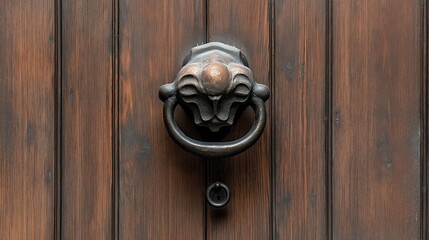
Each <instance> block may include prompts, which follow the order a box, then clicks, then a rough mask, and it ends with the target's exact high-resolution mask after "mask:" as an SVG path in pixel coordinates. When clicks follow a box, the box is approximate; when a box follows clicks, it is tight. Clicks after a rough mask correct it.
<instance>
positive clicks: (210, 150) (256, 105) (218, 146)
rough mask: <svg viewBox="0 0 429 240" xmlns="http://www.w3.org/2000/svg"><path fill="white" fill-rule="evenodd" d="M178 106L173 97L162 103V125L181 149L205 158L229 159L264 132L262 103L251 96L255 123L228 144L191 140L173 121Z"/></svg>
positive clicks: (263, 108) (175, 98) (247, 146)
mask: <svg viewBox="0 0 429 240" xmlns="http://www.w3.org/2000/svg"><path fill="white" fill-rule="evenodd" d="M177 104H178V99H177V97H176V96H175V95H172V96H170V97H169V98H168V99H166V100H165V102H164V124H165V127H166V128H167V131H168V133H169V134H170V136H171V138H173V140H174V141H175V142H176V143H177V144H178V145H179V146H181V147H182V148H183V149H185V150H187V151H189V152H191V153H194V154H197V155H199V156H203V157H207V158H221V157H229V156H232V155H235V154H238V153H240V152H243V151H244V150H246V149H247V148H249V147H250V146H252V145H253V144H254V143H255V142H256V141H257V140H258V139H259V137H260V136H261V135H262V132H263V131H264V127H265V122H266V119H267V116H266V115H267V114H266V111H265V105H264V101H263V100H262V99H261V98H259V97H258V96H255V95H253V96H252V97H251V99H250V105H251V106H252V108H253V110H254V111H255V122H254V123H253V126H252V128H251V129H250V130H249V132H248V133H247V134H246V135H244V136H243V137H241V138H239V139H237V140H233V141H228V142H203V141H198V140H195V139H192V138H190V137H188V136H187V135H186V134H184V133H183V132H182V130H180V128H179V127H178V126H177V123H176V121H175V119H174V110H175V109H176V106H177Z"/></svg>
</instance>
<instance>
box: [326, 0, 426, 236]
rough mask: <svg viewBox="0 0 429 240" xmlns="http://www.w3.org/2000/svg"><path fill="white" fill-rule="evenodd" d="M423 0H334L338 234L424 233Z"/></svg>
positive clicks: (335, 228) (335, 218)
mask: <svg viewBox="0 0 429 240" xmlns="http://www.w3.org/2000/svg"><path fill="white" fill-rule="evenodd" d="M421 13H422V10H421V1H418V0H414V1H406V2H405V1H401V2H398V1H353V2H350V1H340V0H334V1H333V44H334V49H333V51H334V53H333V94H334V95H333V111H334V122H333V124H334V127H333V131H334V132H333V134H334V135H333V176H332V178H333V207H334V209H333V213H334V216H333V237H334V238H335V239H420V220H421V219H420V217H421V213H420V206H421V205H420V203H421V202H420V196H421V194H420V159H421V157H420V152H421V140H422V138H421V135H422V133H421V131H422V129H421V122H420V120H421V119H422V116H420V113H421V110H420V106H421V105H420V101H421V99H423V98H422V97H421V87H422V75H421V72H422V71H421V62H422V61H421V56H422V53H421V51H422V42H421V39H422V37H421V34H422V29H421V27H422V25H421V21H422V16H421Z"/></svg>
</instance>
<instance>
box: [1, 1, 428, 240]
mask: <svg viewBox="0 0 429 240" xmlns="http://www.w3.org/2000/svg"><path fill="white" fill-rule="evenodd" d="M331 6H332V8H331ZM56 7H59V8H56ZM427 8H428V3H427V1H418V0H412V1H411V2H410V1H409V2H405V1H404V2H400V1H393V0H382V1H357V0H355V1H340V0H329V1H322V0H317V1H309V0H291V1H285V0H275V1H268V0H267V1H257V0H247V1H245V0H207V1H197V0H186V1H167V0H145V1H138V0H106V1H83V0H76V1H71V0H63V1H46V0H39V1H28V0H15V1H1V2H0V26H1V27H0V42H1V44H0V239H34V238H37V239H54V238H55V237H56V238H58V239H60V238H61V239H124V240H127V239H277V240H280V239H299V240H300V239H389V240H391V239H392V240H393V239H400V240H402V239H425V238H427V236H428V235H427V230H428V228H429V227H428V216H427V215H428V199H427V197H428V194H427V183H428V182H429V180H428V173H427V171H428V163H427V162H426V161H427V156H428V150H427V146H428V134H429V133H428V115H427V114H428V110H427V107H428V82H427V81H428V80H427V78H428V72H427V71H428V69H427V64H428V54H427V51H428V49H427V44H428V31H427V27H428V24H427V17H428V16H427V12H428V9H427ZM58 9H61V11H58ZM118 9H119V12H118ZM56 11H57V12H56ZM118 16H119V17H118ZM57 17H59V18H57ZM331 17H332V18H331ZM56 24H59V29H60V30H61V35H56V31H55V30H56V29H55V28H56V26H55V25H56ZM270 24H271V25H270ZM331 36H332V38H330V37H331ZM57 39H58V40H60V41H56V40H57ZM117 41H119V42H117ZM207 41H220V42H224V43H227V44H231V45H235V46H236V47H238V48H240V49H242V50H243V52H244V53H245V54H246V55H247V57H248V58H249V61H250V64H251V68H252V70H253V72H254V74H255V80H256V81H258V82H261V83H264V84H266V85H268V86H270V88H271V91H272V96H271V98H270V100H269V101H268V102H267V103H266V107H267V110H268V123H267V126H266V130H265V133H264V134H263V136H262V137H261V139H260V140H259V141H258V143H257V144H255V145H254V146H253V147H251V148H250V149H249V150H247V151H246V152H244V153H241V154H240V155H238V156H235V157H231V158H227V159H218V160H208V159H203V158H199V157H195V156H192V155H191V154H189V153H186V152H185V151H184V150H182V149H181V148H179V147H178V146H177V145H176V144H175V143H173V141H172V140H171V139H170V137H169V136H168V134H167V132H166V130H165V127H164V125H163V121H162V105H163V103H162V102H161V101H160V100H159V99H158V89H159V87H160V85H162V84H165V83H169V82H171V81H172V80H173V79H174V77H175V74H176V73H177V71H178V70H179V69H180V65H181V62H182V59H183V58H184V57H185V55H186V54H187V53H188V51H189V50H190V49H191V47H193V46H195V45H197V44H202V43H205V42H207ZM57 53H61V55H59V57H60V59H59V60H58V61H57V60H56V54H57ZM331 56H332V58H331ZM331 63H332V64H331ZM331 70H332V72H331ZM58 116H60V117H58ZM176 118H177V120H178V122H179V125H180V126H182V127H183V128H184V130H185V132H187V133H191V134H194V135H198V134H195V129H194V128H192V127H190V126H191V125H192V120H190V119H188V117H187V116H185V114H184V113H183V111H182V110H181V109H180V108H179V109H178V110H177V111H176ZM59 120H61V122H59ZM252 122H253V114H252V111H251V110H250V109H249V110H248V111H246V112H245V113H244V114H243V116H242V117H241V118H240V119H239V121H238V122H237V127H234V128H233V129H232V132H231V133H230V134H229V136H228V138H238V137H240V136H242V135H243V134H245V133H246V132H247V130H248V129H249V128H250V125H251V124H252ZM58 127H59V128H58ZM58 143H61V145H58ZM58 147H59V148H58ZM331 154H332V155H331ZM57 157H60V158H61V159H56V158H57ZM56 160H58V161H57V162H56ZM58 167H59V168H58ZM57 169H59V170H60V171H58V172H56V170H57ZM331 173H332V175H330V174H331ZM56 176H57V177H58V178H57V179H56V178H55V177H56ZM214 181H222V182H224V183H226V184H227V185H228V186H229V187H230V189H231V192H232V196H231V201H230V203H229V204H228V206H227V207H226V208H225V209H223V210H214V209H212V208H211V207H209V206H207V204H206V202H205V196H204V193H205V189H206V186H207V184H209V183H211V182H214ZM57 184H60V185H59V187H57V186H56V185H57ZM56 206H57V207H60V208H59V209H58V208H57V209H56V208H55V207H56ZM56 218H58V219H56ZM331 221H332V222H331ZM58 223H59V224H58ZM55 234H58V235H55Z"/></svg>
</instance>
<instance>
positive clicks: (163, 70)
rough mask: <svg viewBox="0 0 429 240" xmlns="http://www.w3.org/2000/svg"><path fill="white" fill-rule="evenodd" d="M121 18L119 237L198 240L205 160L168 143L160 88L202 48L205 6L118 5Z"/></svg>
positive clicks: (154, 1) (128, 1)
mask: <svg viewBox="0 0 429 240" xmlns="http://www.w3.org/2000/svg"><path fill="white" fill-rule="evenodd" d="M119 16H120V22H119V27H120V31H119V36H120V76H119V77H120V86H119V88H120V98H119V101H120V104H119V108H120V116H119V117H120V118H119V121H120V129H119V130H120V148H119V151H120V165H119V166H120V168H119V175H120V185H119V189H120V194H119V198H120V202H119V218H120V219H119V238H120V239H124V240H126V239H203V238H204V234H205V231H204V229H205V198H204V191H205V161H204V160H203V159H201V158H198V157H194V156H192V155H190V154H188V153H186V152H185V151H184V150H182V149H181V148H179V147H178V146H177V145H176V144H175V143H174V142H173V141H172V140H171V139H170V137H169V136H168V134H167V131H166V130H165V127H164V124H163V120H162V106H163V103H162V101H160V100H159V98H158V89H159V87H160V86H161V85H162V84H165V83H169V82H171V81H173V79H174V77H175V75H176V73H177V72H178V71H179V69H180V67H181V63H182V60H183V58H184V57H185V56H186V54H187V53H188V52H189V51H190V49H191V47H193V46H195V45H197V44H201V43H203V42H204V40H205V25H204V23H205V21H204V20H205V5H204V4H202V2H201V1H193V0H187V1H174V2H173V1H160V0H150V1H137V0H123V1H121V2H120V13H119ZM182 117H183V115H182ZM189 123H191V121H189Z"/></svg>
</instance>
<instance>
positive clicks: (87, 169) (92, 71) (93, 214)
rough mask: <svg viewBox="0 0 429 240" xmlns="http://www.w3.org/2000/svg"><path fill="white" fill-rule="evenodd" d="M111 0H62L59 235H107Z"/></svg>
mask: <svg viewBox="0 0 429 240" xmlns="http://www.w3.org/2000/svg"><path fill="white" fill-rule="evenodd" d="M112 6H113V4H112V1H108V0H105V1H101V0H100V1H84V0H73V1H71V0H64V1H62V22H63V24H62V36H61V37H62V40H63V48H62V77H63V79H62V89H63V90H62V91H63V93H62V94H63V106H62V109H63V115H62V119H63V124H62V127H63V139H62V144H63V145H62V150H63V160H62V174H63V175H62V217H63V219H62V239H112V227H113V224H112V213H113V212H112V211H113V209H112V206H113V203H112V196H113V194H112V184H113V183H112V182H113V177H112V171H113V170H112V104H113V103H112V101H113V100H112V85H113V81H112V79H113V78H112V52H113V47H112V37H113V33H112V26H113V23H112V21H113V12H112Z"/></svg>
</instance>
